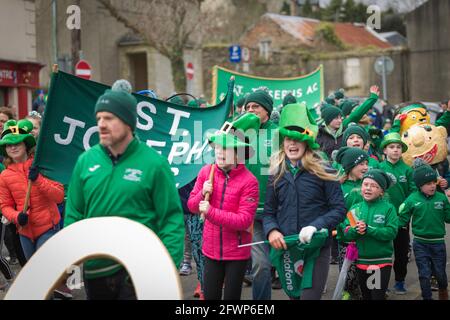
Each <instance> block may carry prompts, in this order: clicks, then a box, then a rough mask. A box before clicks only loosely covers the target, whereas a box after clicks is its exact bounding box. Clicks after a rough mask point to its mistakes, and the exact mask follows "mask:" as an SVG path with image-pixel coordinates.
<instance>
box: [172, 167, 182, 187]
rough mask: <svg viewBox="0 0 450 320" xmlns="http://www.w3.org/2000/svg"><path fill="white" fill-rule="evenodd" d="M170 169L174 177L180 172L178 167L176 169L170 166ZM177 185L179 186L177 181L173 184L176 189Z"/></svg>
mask: <svg viewBox="0 0 450 320" xmlns="http://www.w3.org/2000/svg"><path fill="white" fill-rule="evenodd" d="M170 170H172V173H173V176H174V177H176V176H177V175H178V174H179V173H180V169H178V168H174V167H171V168H170ZM179 186H180V184H179V183H178V182H177V183H176V184H175V187H176V188H177V189H178V187H179Z"/></svg>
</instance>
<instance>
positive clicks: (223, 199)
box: [187, 113, 260, 300]
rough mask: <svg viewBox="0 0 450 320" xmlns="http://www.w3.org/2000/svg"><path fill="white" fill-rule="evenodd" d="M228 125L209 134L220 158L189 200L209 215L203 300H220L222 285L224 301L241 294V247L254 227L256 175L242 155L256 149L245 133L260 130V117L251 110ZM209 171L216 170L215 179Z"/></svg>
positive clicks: (245, 255) (245, 253)
mask: <svg viewBox="0 0 450 320" xmlns="http://www.w3.org/2000/svg"><path fill="white" fill-rule="evenodd" d="M225 125H230V123H225ZM225 125H224V127H222V129H221V131H220V132H219V133H217V134H215V135H212V136H210V137H209V142H210V144H211V145H212V146H213V147H214V151H215V156H216V163H215V164H213V165H206V166H204V167H203V168H202V169H201V170H200V172H199V174H198V178H197V181H196V183H195V186H194V189H193V190H192V192H191V195H190V197H189V200H188V203H187V204H188V208H189V211H191V212H192V213H200V214H202V215H204V217H205V222H204V229H203V244H202V252H203V254H204V256H205V266H204V274H203V286H204V297H205V300H220V299H221V298H222V288H223V286H224V284H225V289H224V300H239V299H240V297H241V291H242V281H243V279H244V274H245V270H246V268H247V263H248V260H249V259H250V250H251V247H250V246H248V247H243V248H238V246H239V245H242V244H246V243H250V242H251V241H252V234H251V232H250V227H251V225H252V223H253V219H254V216H255V213H256V208H257V206H258V196H259V189H258V180H257V179H256V178H255V176H253V174H252V173H251V172H250V171H249V170H248V169H247V168H246V167H245V165H244V160H245V159H247V158H248V157H249V156H250V153H251V152H253V150H252V148H251V146H250V145H249V143H248V139H247V138H246V136H245V132H246V131H247V130H248V129H253V130H256V129H258V128H259V125H260V121H259V118H258V117H257V116H256V115H254V114H252V113H248V114H245V115H243V116H242V117H240V118H239V119H238V120H236V121H235V122H233V123H232V124H231V126H229V127H228V129H226V128H225ZM244 153H245V155H244ZM211 170H214V171H213V175H212V178H213V179H212V180H213V182H212V183H211V181H210V180H209V179H210V178H209V177H210V175H211ZM207 194H209V195H210V198H209V200H208V199H207V198H206V197H207Z"/></svg>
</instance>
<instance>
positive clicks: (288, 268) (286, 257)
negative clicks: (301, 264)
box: [283, 251, 294, 290]
mask: <svg viewBox="0 0 450 320" xmlns="http://www.w3.org/2000/svg"><path fill="white" fill-rule="evenodd" d="M283 267H284V270H285V271H284V277H285V279H286V288H287V289H288V290H294V285H293V281H292V273H294V270H292V260H291V255H290V253H289V251H286V252H285V253H284V254H283Z"/></svg>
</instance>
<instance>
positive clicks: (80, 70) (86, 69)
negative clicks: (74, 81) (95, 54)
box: [75, 60, 92, 80]
mask: <svg viewBox="0 0 450 320" xmlns="http://www.w3.org/2000/svg"><path fill="white" fill-rule="evenodd" d="M75 75H76V76H77V77H80V78H83V79H86V80H90V79H91V76H92V69H91V66H90V65H89V63H88V62H87V61H86V60H80V61H78V63H77V64H76V65H75Z"/></svg>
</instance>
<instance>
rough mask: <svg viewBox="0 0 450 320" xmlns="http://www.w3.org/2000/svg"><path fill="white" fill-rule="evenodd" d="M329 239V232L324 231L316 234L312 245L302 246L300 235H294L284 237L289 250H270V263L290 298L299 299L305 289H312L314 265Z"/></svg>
mask: <svg viewBox="0 0 450 320" xmlns="http://www.w3.org/2000/svg"><path fill="white" fill-rule="evenodd" d="M327 239H328V230H327V229H322V230H320V231H317V232H315V233H314V235H313V237H312V239H311V242H310V243H307V244H302V243H301V242H300V240H299V239H298V234H293V235H290V236H286V237H284V241H285V242H286V245H287V247H288V249H287V250H276V249H274V248H270V261H271V262H272V265H273V266H274V267H275V269H276V270H277V272H278V276H279V277H280V281H281V286H282V287H283V290H284V292H286V294H287V295H288V296H289V297H292V298H299V297H300V295H301V293H302V290H303V289H305V288H311V287H312V275H313V270H314V264H315V262H316V259H317V257H318V256H319V255H320V249H321V248H322V247H323V245H324V244H325V242H326V241H327Z"/></svg>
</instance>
